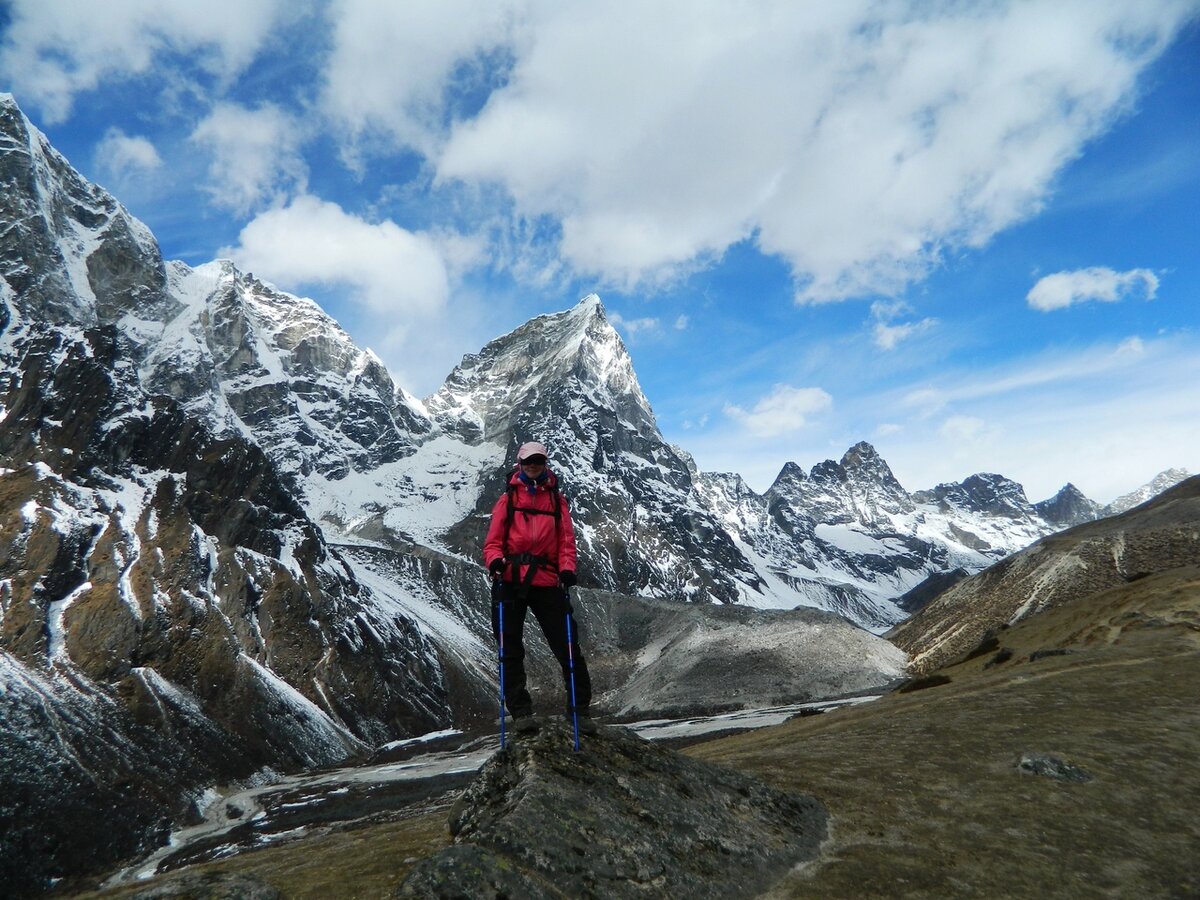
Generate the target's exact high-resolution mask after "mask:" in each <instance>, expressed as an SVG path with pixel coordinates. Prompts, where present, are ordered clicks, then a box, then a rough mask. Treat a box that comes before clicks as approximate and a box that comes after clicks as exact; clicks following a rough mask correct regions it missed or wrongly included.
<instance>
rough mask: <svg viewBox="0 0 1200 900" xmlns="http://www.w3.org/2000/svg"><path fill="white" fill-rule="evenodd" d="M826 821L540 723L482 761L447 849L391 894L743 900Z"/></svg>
mask: <svg viewBox="0 0 1200 900" xmlns="http://www.w3.org/2000/svg"><path fill="white" fill-rule="evenodd" d="M827 819H828V814H827V813H826V811H825V808H824V807H823V806H822V805H821V804H820V803H819V802H817V801H816V800H815V799H814V798H812V797H808V796H803V795H798V794H788V793H784V792H782V791H779V790H776V789H774V788H770V787H767V786H766V785H765V784H763V783H761V782H759V781H757V780H755V779H753V778H751V777H749V776H746V775H742V774H741V773H739V772H736V771H734V770H732V769H726V768H723V767H718V766H714V765H712V764H709V763H703V762H700V761H698V760H695V759H691V758H689V757H686V756H682V755H680V754H678V753H675V752H672V751H670V750H666V749H664V748H662V747H657V746H654V745H653V744H650V743H648V742H647V741H644V740H642V739H641V738H639V737H638V736H637V735H635V734H633V733H632V732H630V731H627V730H626V729H623V728H617V727H604V728H601V729H600V730H599V733H598V734H597V735H595V736H593V737H590V738H588V739H586V740H585V741H584V743H583V745H582V748H581V749H580V751H579V752H574V751H573V749H572V738H571V730H570V726H569V725H567V724H565V723H560V722H558V721H557V720H552V721H549V722H546V723H544V724H543V726H542V728H541V730H540V731H539V732H538V733H537V734H533V735H528V736H526V735H521V736H519V737H518V738H516V739H515V740H514V741H512V742H511V743H510V744H509V746H508V748H507V749H505V750H503V751H501V752H499V753H497V754H496V755H495V756H493V757H492V758H491V759H490V760H489V761H488V762H487V763H486V764H485V765H484V767H483V769H482V770H481V771H480V773H479V775H478V777H477V778H476V779H475V781H474V782H472V783H471V785H470V786H469V787H468V788H467V789H466V791H464V793H463V795H462V797H461V798H460V799H459V801H458V802H457V803H456V804H455V806H454V808H453V809H452V810H451V812H450V833H451V834H452V835H453V836H454V839H455V843H454V845H453V846H451V847H449V848H447V849H446V850H444V851H443V852H441V853H439V854H437V855H435V856H432V857H429V858H427V859H425V860H423V861H422V862H421V863H420V864H419V865H418V866H417V867H416V868H414V869H413V871H412V872H411V873H410V874H409V877H408V878H407V879H406V880H405V882H404V883H403V884H402V885H401V887H400V889H399V891H398V893H397V896H399V897H463V896H469V897H502V896H509V897H605V898H608V897H648V896H691V897H744V896H753V895H755V894H757V893H760V892H761V891H762V890H763V889H765V888H766V887H767V886H769V885H770V884H771V883H772V882H774V881H775V880H776V879H777V878H779V877H780V876H782V875H783V874H784V873H785V872H787V871H788V870H790V869H791V868H792V867H793V866H795V865H796V864H797V863H800V862H804V861H807V860H811V859H814V858H815V857H816V856H817V853H818V850H819V847H820V844H821V842H822V841H823V840H824V838H825V835H826V823H827Z"/></svg>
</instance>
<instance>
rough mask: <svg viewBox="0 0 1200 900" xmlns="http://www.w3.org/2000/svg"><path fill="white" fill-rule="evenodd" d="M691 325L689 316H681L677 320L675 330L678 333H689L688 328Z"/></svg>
mask: <svg viewBox="0 0 1200 900" xmlns="http://www.w3.org/2000/svg"><path fill="white" fill-rule="evenodd" d="M689 324H691V320H690V319H688V317H687V316H685V315H681V316H680V317H679V318H677V319H676V320H675V330H676V331H687V327H688V325H689Z"/></svg>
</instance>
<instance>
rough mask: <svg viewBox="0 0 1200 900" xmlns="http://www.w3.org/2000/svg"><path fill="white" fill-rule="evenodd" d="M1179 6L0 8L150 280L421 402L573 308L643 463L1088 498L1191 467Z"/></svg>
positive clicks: (469, 3) (1186, 122)
mask: <svg viewBox="0 0 1200 900" xmlns="http://www.w3.org/2000/svg"><path fill="white" fill-rule="evenodd" d="M1198 19H1200V2H1197V0H1142V2H1132V0H1130V2H1120V0H1088V2H1083V0H1054V2H1051V0H1041V2H1024V3H1021V2H987V3H978V4H970V3H962V2H950V0H946V2H943V3H928V2H923V3H915V2H914V3H904V2H885V3H878V2H867V0H862V2H858V0H845V2H836V3H834V2H829V3H812V4H797V3H793V2H748V3H740V4H734V3H728V2H694V3H688V4H679V3H673V4H668V3H661V2H646V3H639V4H634V5H631V4H618V3H612V2H607V0H594V2H590V3H588V4H572V3H562V2H549V0H545V2H543V0H498V2H487V3H484V2H481V0H440V2H408V3H404V4H396V3H384V2H381V0H336V2H306V0H301V2H295V0H291V2H284V0H237V2H234V0H211V2H208V3H205V4H195V3H191V2H184V0H176V2H162V0H160V2H154V3H151V2H149V0H110V2H108V3H105V4H95V3H92V2H90V0H10V2H8V3H3V4H0V29H2V30H0V90H7V91H10V92H12V93H13V94H14V95H15V96H16V98H17V101H18V102H19V103H20V104H21V106H22V108H23V109H24V110H25V112H26V114H27V115H29V116H30V117H31V118H32V119H33V121H34V122H35V124H37V125H38V126H39V127H40V128H41V129H42V130H43V131H45V132H46V133H47V134H48V135H49V137H50V139H51V140H52V141H53V142H54V144H55V145H56V146H57V147H58V148H59V149H60V150H61V151H62V152H63V153H64V154H65V155H66V156H67V157H68V158H69V159H70V160H71V162H72V163H73V164H74V165H75V166H76V167H77V168H79V169H80V170H81V171H82V172H83V173H84V174H85V175H87V176H88V177H90V178H92V179H93V180H95V181H97V182H99V183H100V184H103V185H104V186H106V187H107V188H109V189H110V190H111V191H112V192H113V193H114V194H116V196H117V197H118V198H119V199H121V200H122V202H124V203H125V205H126V206H127V207H129V209H130V210H131V211H132V212H133V213H134V214H135V215H137V216H138V217H139V218H141V219H142V220H143V221H145V222H146V223H147V224H148V225H149V226H150V227H151V229H152V230H153V231H154V233H155V234H156V235H157V237H158V239H159V241H160V243H161V244H162V248H163V251H164V254H165V255H166V256H167V257H168V258H178V259H183V260H185V261H187V262H189V263H192V264H199V263H202V262H206V261H208V260H211V259H213V258H216V257H231V258H233V259H234V260H235V262H237V263H238V264H239V265H240V266H241V267H242V268H243V269H245V270H248V271H252V272H254V273H255V275H256V276H258V277H260V278H263V279H265V280H267V281H271V282H273V283H275V284H276V285H278V286H280V287H281V288H284V289H286V290H290V291H294V292H296V293H300V294H304V295H307V296H311V297H313V298H314V299H316V300H317V301H318V302H320V303H321V304H322V306H324V307H325V308H326V309H327V310H328V311H329V312H330V313H331V314H332V315H333V316H335V317H336V318H337V319H338V320H339V321H340V322H341V323H342V324H343V325H344V326H345V327H346V328H347V330H348V331H350V333H351V334H352V335H353V336H354V337H355V338H356V339H357V340H358V341H359V342H360V343H361V344H364V345H367V346H370V347H372V349H374V350H375V351H376V352H377V353H379V355H380V356H381V357H382V358H383V359H384V360H385V362H386V363H387V364H388V366H389V368H390V369H391V370H392V372H393V374H394V375H395V377H396V378H397V380H398V381H399V382H400V384H402V385H403V386H404V387H405V388H407V389H408V390H409V391H410V392H412V393H414V394H417V395H418V396H424V395H426V394H428V393H430V392H432V391H433V390H435V389H436V388H437V386H438V385H439V384H440V383H441V380H442V379H443V378H444V377H445V375H446V374H447V373H448V372H449V371H450V369H451V368H452V367H453V366H454V365H455V364H456V363H457V362H458V360H459V359H460V358H461V357H462V355H463V354H464V353H469V352H474V351H476V350H478V349H479V347H480V346H482V345H483V344H484V343H485V342H486V341H487V340H489V339H491V338H492V337H495V336H497V335H499V334H502V333H504V332H506V331H508V330H510V329H511V328H514V327H516V326H517V325H519V324H521V323H522V322H524V321H525V320H527V319H529V318H531V317H533V316H535V315H538V314H541V313H545V312H552V311H557V310H560V309H564V308H567V307H569V306H571V305H573V304H574V303H575V302H576V301H577V300H578V299H579V298H581V297H583V296H584V295H586V294H588V293H592V292H596V293H599V294H600V295H601V297H602V299H603V301H604V303H605V306H606V308H607V309H608V311H609V313H610V316H611V317H612V319H613V320H614V323H615V324H616V325H617V327H618V329H619V330H620V331H621V332H622V334H623V335H624V337H625V339H626V342H627V344H628V346H629V348H630V352H631V353H632V355H633V359H634V364H635V367H636V369H637V372H638V375H639V377H640V379H641V381H642V386H643V389H644V390H645V392H646V395H647V396H648V397H649V399H650V402H651V404H652V405H653V407H654V409H655V412H656V414H657V416H658V419H659V424H660V426H661V428H662V430H663V432H664V434H665V435H666V436H667V438H668V440H671V441H673V442H675V443H677V444H679V445H680V446H682V447H684V448H685V449H687V450H689V451H690V452H692V453H693V454H694V455H695V457H696V459H697V462H698V464H699V465H700V466H701V468H703V469H706V470H718V471H738V472H741V473H742V474H743V475H745V476H746V477H747V479H748V480H749V482H750V484H751V486H752V487H754V488H756V489H758V490H764V489H766V488H767V487H768V486H769V485H770V483H771V481H772V480H773V478H774V476H775V474H776V473H777V472H778V470H779V468H780V467H781V466H782V464H783V463H784V462H786V461H789V460H792V461H795V462H798V463H799V464H800V465H801V466H803V467H804V468H806V469H807V468H810V467H811V466H812V465H813V464H815V463H817V462H820V461H821V460H823V459H826V458H838V457H840V455H841V454H842V453H843V452H844V451H845V449H846V448H847V447H848V446H850V445H851V444H853V443H855V442H857V441H859V440H864V439H865V440H869V441H871V442H872V443H874V444H875V445H876V447H878V449H879V450H880V452H881V453H882V454H883V456H884V457H885V458H886V459H887V460H888V461H889V463H891V465H892V467H893V469H894V470H895V472H896V474H897V477H899V478H900V480H901V482H902V483H903V484H904V485H905V486H906V487H908V488H909V489H918V488H925V487H930V486H932V485H933V484H935V483H937V482H942V481H954V480H960V479H962V478H963V477H965V476H967V475H969V474H971V473H972V472H977V471H989V472H1000V473H1003V474H1005V475H1008V476H1010V477H1012V478H1015V479H1017V480H1018V481H1020V482H1022V483H1023V484H1024V485H1025V486H1026V489H1027V492H1028V494H1029V496H1030V499H1032V500H1038V499H1042V498H1044V497H1047V496H1049V495H1050V494H1052V493H1053V492H1054V491H1055V490H1057V489H1058V487H1060V486H1061V485H1062V484H1063V483H1065V482H1067V481H1073V482H1074V483H1075V484H1077V485H1078V486H1079V487H1080V488H1081V489H1082V490H1083V491H1084V492H1085V493H1087V494H1088V495H1089V496H1092V497H1093V498H1095V499H1098V500H1102V501H1107V500H1111V499H1112V498H1113V497H1115V496H1116V495H1118V494H1120V493H1123V492H1125V491H1128V490H1130V489H1132V488H1134V487H1136V486H1138V485H1140V484H1141V483H1143V482H1145V481H1147V480H1149V479H1150V478H1151V477H1152V476H1154V475H1155V474H1156V473H1157V472H1159V471H1161V470H1163V469H1166V468H1168V467H1171V466H1178V467H1186V468H1188V469H1190V470H1191V471H1193V472H1196V471H1200V390H1198V389H1197V385H1200V335H1198V334H1197V333H1196V331H1197V329H1196V326H1197V324H1198V321H1200V317H1198V315H1197V310H1198V307H1197V303H1198V301H1200V253H1198V250H1200V213H1198V212H1197V210H1200V25H1198V24H1197V22H1198Z"/></svg>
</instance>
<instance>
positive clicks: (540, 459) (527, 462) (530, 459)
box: [521, 456, 546, 466]
mask: <svg viewBox="0 0 1200 900" xmlns="http://www.w3.org/2000/svg"><path fill="white" fill-rule="evenodd" d="M545 464H546V457H544V456H527V457H526V458H525V459H523V460H521V465H523V466H544V465H545Z"/></svg>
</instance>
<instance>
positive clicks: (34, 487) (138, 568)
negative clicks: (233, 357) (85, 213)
mask: <svg viewBox="0 0 1200 900" xmlns="http://www.w3.org/2000/svg"><path fill="white" fill-rule="evenodd" d="M11 347H12V349H13V350H14V351H16V353H17V355H18V356H19V359H20V365H19V368H18V369H17V370H16V372H15V373H14V378H13V379H12V386H11V388H10V390H9V391H8V393H7V394H6V395H5V397H4V409H5V414H4V418H3V421H0V455H2V458H3V459H4V469H3V472H2V474H0V509H2V510H3V511H4V512H3V515H2V516H0V610H2V618H0V663H2V665H0V669H2V672H0V675H2V677H3V681H2V684H3V688H4V689H3V690H0V706H2V707H3V712H4V715H3V721H4V723H5V727H4V729H3V731H2V732H0V742H2V743H3V748H4V752H3V753H2V754H0V757H2V761H0V782H3V784H4V785H5V787H6V789H5V790H4V791H3V794H4V796H5V797H6V798H8V799H7V800H6V801H4V802H3V806H2V807H0V810H2V812H0V819H3V820H4V821H3V824H4V827H3V828H2V829H0V831H2V832H3V837H2V838H0V850H2V851H3V852H0V857H2V858H3V859H4V860H5V861H6V863H5V867H6V869H7V868H8V867H9V866H10V865H11V867H12V868H11V870H10V871H6V872H5V875H6V876H11V877H12V878H14V879H16V880H15V881H12V882H11V883H12V884H16V885H22V884H24V885H31V884H37V883H40V880H41V879H42V878H45V877H47V876H48V875H55V876H62V875H68V874H73V873H74V872H79V871H87V870H88V869H90V868H94V867H95V865H96V864H97V862H98V861H102V860H105V859H111V858H115V857H116V856H119V855H126V854H130V853H132V852H135V851H138V850H142V849H145V848H146V846H147V845H150V844H152V843H153V842H154V841H156V840H158V839H160V838H161V836H162V828H163V827H165V824H166V822H167V821H168V820H169V819H170V818H183V817H186V815H187V814H188V809H189V808H190V807H191V805H192V804H193V802H194V801H195V800H196V799H198V797H199V795H200V793H201V792H202V791H203V789H205V788H206V787H207V786H208V785H211V784H212V783H214V782H222V781H229V780H233V779H237V778H244V777H247V776H249V775H251V774H252V773H253V772H255V771H256V770H259V769H263V768H270V769H286V768H292V767H296V766H312V765H325V764H330V763H333V762H338V761H341V760H344V759H346V758H347V757H348V756H351V755H353V754H355V753H357V752H359V751H360V750H362V749H365V748H367V747H369V746H373V745H374V744H375V743H378V742H381V741H383V740H386V739H388V738H390V737H391V736H393V735H395V734H397V733H419V732H422V731H428V730H431V729H434V728H438V727H444V726H445V725H446V724H448V722H449V716H448V712H447V710H448V707H449V704H448V698H447V693H446V685H445V678H444V674H443V670H442V666H441V663H440V661H439V657H438V654H437V652H436V649H435V648H434V647H433V646H432V645H431V644H430V643H429V642H428V640H427V639H425V638H424V637H423V636H422V635H421V634H420V632H419V631H418V630H417V629H416V628H415V627H412V626H411V625H406V623H405V622H404V621H403V620H401V619H396V618H394V617H385V616H382V615H380V614H379V612H378V611H376V610H374V609H373V608H372V607H370V605H369V603H368V602H367V601H369V599H370V593H369V592H368V591H366V590H365V589H364V588H363V587H362V586H361V585H360V584H359V583H358V582H357V581H356V580H355V578H354V577H353V575H352V574H351V573H350V571H349V569H348V567H347V566H346V565H345V563H344V562H343V561H342V560H341V559H339V558H338V556H337V554H336V553H335V552H333V551H331V550H330V549H329V548H328V546H327V545H326V544H325V542H324V539H323V537H322V535H321V532H320V530H319V529H318V528H316V527H315V526H314V525H313V523H312V522H311V521H310V520H309V519H308V518H307V516H306V515H305V513H304V511H303V509H302V508H301V507H300V505H299V504H298V503H297V502H296V500H295V498H294V497H293V496H292V494H291V493H289V491H288V490H287V487H286V484H285V481H284V480H283V479H282V478H281V477H280V475H279V473H278V471H277V470H276V468H275V467H274V466H273V464H272V463H271V461H270V460H269V459H267V457H266V456H265V455H264V454H263V453H262V452H261V451H260V450H259V449H258V448H257V447H256V446H255V445H253V444H250V443H248V442H247V441H245V440H244V439H239V438H227V439H222V438H217V437H215V436H214V435H213V434H212V432H211V430H210V428H209V427H208V426H207V425H206V423H204V422H203V421H201V420H199V419H197V418H196V417H195V416H192V415H189V414H187V413H186V412H185V411H183V409H182V408H181V407H180V406H179V404H177V403H176V402H174V401H172V400H170V399H169V398H164V397H155V398H150V397H147V396H146V395H145V394H144V393H142V392H141V391H140V389H139V388H138V386H137V384H136V381H135V379H134V376H133V371H134V369H133V366H132V365H130V364H129V363H128V362H126V358H125V357H123V355H122V343H121V340H120V337H119V335H118V333H117V332H116V331H115V330H114V329H113V328H111V327H97V328H91V329H87V330H84V331H81V332H76V333H75V334H73V335H70V334H68V333H66V332H64V331H61V330H48V331H39V330H37V329H32V330H30V331H28V332H26V333H25V335H24V336H23V337H22V338H21V339H19V340H17V341H16V342H15V343H14V344H13V345H11ZM105 797H108V798H109V800H108V801H105V800H104V798H105ZM85 798H86V799H85ZM96 804H100V805H96ZM108 808H112V809H115V810H116V811H115V812H113V813H112V816H111V818H110V819H109V820H108V821H107V826H105V825H103V824H101V818H102V814H101V812H100V811H101V810H104V809H108ZM31 810H36V811H37V812H36V815H32V816H31V815H30V811H31ZM10 826H11V827H10ZM47 840H53V841H55V842H56V843H55V846H56V851H55V854H54V857H55V859H54V860H50V859H47V858H46V856H45V855H44V854H43V853H40V852H39V847H41V846H43V845H44V842H45V841H47ZM47 866H52V868H49V869H47V868H45V867H47Z"/></svg>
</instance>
